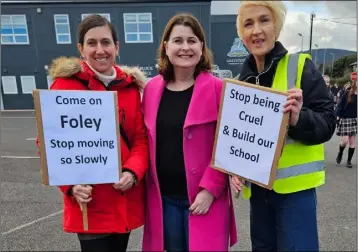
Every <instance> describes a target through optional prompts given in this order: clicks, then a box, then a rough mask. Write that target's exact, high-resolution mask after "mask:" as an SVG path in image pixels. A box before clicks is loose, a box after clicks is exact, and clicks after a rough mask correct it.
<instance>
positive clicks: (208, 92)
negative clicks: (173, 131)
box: [146, 72, 218, 132]
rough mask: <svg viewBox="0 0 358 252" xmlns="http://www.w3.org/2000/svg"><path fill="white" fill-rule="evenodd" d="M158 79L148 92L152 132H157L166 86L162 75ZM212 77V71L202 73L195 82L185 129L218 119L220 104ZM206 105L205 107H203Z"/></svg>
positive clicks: (149, 125) (150, 128)
mask: <svg viewBox="0 0 358 252" xmlns="http://www.w3.org/2000/svg"><path fill="white" fill-rule="evenodd" d="M155 78H158V79H157V80H155V79H154V80H153V81H154V83H152V84H153V85H152V87H151V91H150V92H148V94H147V96H149V97H147V98H146V99H150V102H148V103H149V104H151V109H150V110H151V116H150V120H151V121H150V122H149V121H148V122H147V123H148V128H149V131H150V132H156V118H157V115H158V108H159V104H160V101H161V98H162V95H163V91H164V88H165V85H166V83H165V81H164V79H163V78H162V76H160V75H159V76H157V77H155ZM212 78H214V77H213V76H212V75H210V73H206V72H202V73H200V74H199V75H198V76H197V78H196V80H195V84H194V90H193V95H192V98H191V100H190V104H189V108H188V112H187V115H186V118H185V121H184V130H185V129H187V128H188V127H190V126H193V125H198V124H204V123H208V122H212V121H216V120H217V113H218V104H217V103H216V102H213V101H216V93H215V91H214V88H215V86H214V85H212V84H213V83H212ZM203 106H205V108H204V107H203Z"/></svg>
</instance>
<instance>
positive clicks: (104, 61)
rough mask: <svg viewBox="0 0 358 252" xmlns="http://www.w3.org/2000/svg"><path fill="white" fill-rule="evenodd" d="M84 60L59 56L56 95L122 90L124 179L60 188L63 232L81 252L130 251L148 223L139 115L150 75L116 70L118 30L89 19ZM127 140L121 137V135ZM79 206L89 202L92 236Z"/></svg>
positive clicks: (81, 35) (82, 34) (84, 26)
mask: <svg viewBox="0 0 358 252" xmlns="http://www.w3.org/2000/svg"><path fill="white" fill-rule="evenodd" d="M78 39H79V41H78V49H79V51H80V54H81V57H82V60H80V59H77V58H64V57H60V58H58V59H55V60H54V62H53V64H52V66H51V68H50V70H49V73H50V75H51V76H52V78H53V79H54V83H53V84H52V86H51V89H53V90H94V91H107V90H110V91H117V94H118V111H119V117H118V118H119V122H120V124H121V126H122V128H123V129H124V132H125V135H126V136H127V137H123V136H121V139H120V141H121V142H120V146H121V159H122V171H123V173H122V175H121V178H120V180H119V181H118V182H117V183H115V184H103V185H102V184H101V185H94V186H89V185H87V186H82V185H73V186H61V187H60V189H61V191H62V192H63V199H64V221H63V225H64V231H65V232H71V233H77V234H78V238H79V241H80V245H81V250H82V251H126V249H127V244H128V239H129V235H130V232H131V230H133V229H136V228H138V227H140V226H142V225H143V224H144V180H143V178H144V176H145V173H146V171H147V168H148V140H147V133H146V129H145V126H144V123H143V117H142V114H141V112H140V106H141V96H140V91H141V90H142V88H143V86H144V83H145V76H144V74H143V73H142V72H140V70H139V69H138V68H127V67H123V68H119V67H118V66H116V65H115V58H116V57H117V55H118V51H119V43H118V40H117V35H116V31H115V29H114V27H113V25H112V24H111V23H110V22H108V21H107V19H105V18H104V17H102V16H99V15H90V16H88V17H87V18H85V19H84V20H83V21H82V22H81V24H80V25H79V29H78ZM121 135H122V134H121ZM80 203H87V209H88V210H87V211H88V223H89V225H88V231H84V229H83V222H82V212H81V208H80Z"/></svg>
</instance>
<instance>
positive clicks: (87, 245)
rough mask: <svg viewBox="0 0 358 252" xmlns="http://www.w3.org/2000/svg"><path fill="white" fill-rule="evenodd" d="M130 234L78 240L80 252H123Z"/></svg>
mask: <svg viewBox="0 0 358 252" xmlns="http://www.w3.org/2000/svg"><path fill="white" fill-rule="evenodd" d="M129 235H130V233H126V234H110V235H108V236H105V237H101V238H97V239H91V240H80V245H81V251H82V252H112V251H115V252H125V251H126V250H127V246H128V240H129Z"/></svg>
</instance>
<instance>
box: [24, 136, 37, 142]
mask: <svg viewBox="0 0 358 252" xmlns="http://www.w3.org/2000/svg"><path fill="white" fill-rule="evenodd" d="M26 140H27V141H35V140H36V137H30V138H26Z"/></svg>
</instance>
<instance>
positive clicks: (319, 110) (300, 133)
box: [239, 41, 336, 145]
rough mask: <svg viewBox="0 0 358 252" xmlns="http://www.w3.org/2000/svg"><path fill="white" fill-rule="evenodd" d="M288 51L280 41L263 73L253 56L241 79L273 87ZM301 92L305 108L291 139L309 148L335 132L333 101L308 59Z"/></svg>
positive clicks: (269, 57) (268, 56) (303, 107)
mask: <svg viewBox="0 0 358 252" xmlns="http://www.w3.org/2000/svg"><path fill="white" fill-rule="evenodd" d="M287 52H288V51H287V50H286V49H285V48H284V47H283V45H282V44H281V43H280V42H278V41H277V42H276V43H275V46H274V48H273V49H272V50H271V51H270V52H269V53H268V54H267V55H265V67H264V70H263V71H262V72H261V73H258V71H257V67H256V63H255V59H254V57H253V55H252V54H250V55H249V56H248V57H247V58H246V60H245V62H244V63H243V66H242V68H241V73H240V78H239V79H240V80H241V81H246V82H249V83H253V84H255V83H256V79H258V81H259V83H260V85H261V86H265V87H271V86H272V83H273V79H274V76H275V72H276V68H277V64H278V62H279V61H280V59H282V58H283V57H284V56H285V55H286V53H287ZM301 89H302V94H303V105H302V109H301V112H300V116H299V119H298V122H297V124H296V126H295V127H290V128H289V130H288V136H289V137H290V138H292V139H294V140H296V141H300V142H302V143H304V144H306V145H315V144H321V143H324V142H327V141H329V140H330V139H331V137H332V135H333V134H334V131H335V129H336V115H335V111H334V103H333V98H332V96H331V95H330V94H329V91H328V88H327V87H326V83H325V81H324V79H323V77H322V74H320V72H319V71H318V70H317V68H316V66H315V65H314V63H313V62H312V61H311V60H310V59H306V62H305V64H304V67H303V72H302V77H301Z"/></svg>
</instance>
